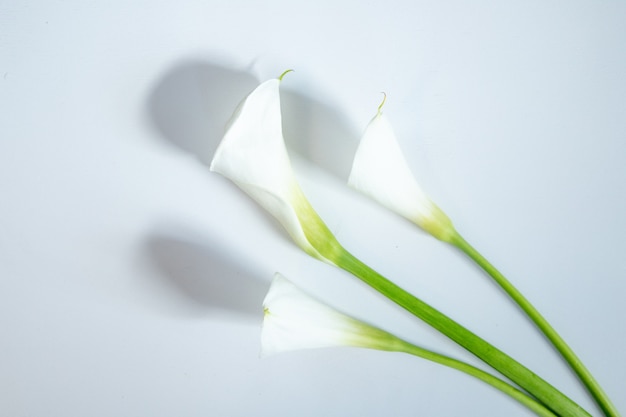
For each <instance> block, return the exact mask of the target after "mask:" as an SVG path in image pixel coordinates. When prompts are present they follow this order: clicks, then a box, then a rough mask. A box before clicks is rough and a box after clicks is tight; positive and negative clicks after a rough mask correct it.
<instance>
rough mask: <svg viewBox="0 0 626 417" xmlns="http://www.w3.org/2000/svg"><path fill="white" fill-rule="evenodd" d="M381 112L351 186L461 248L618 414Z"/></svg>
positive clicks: (362, 144)
mask: <svg viewBox="0 0 626 417" xmlns="http://www.w3.org/2000/svg"><path fill="white" fill-rule="evenodd" d="M384 103H385V100H383V103H382V104H381V105H380V106H379V107H378V113H377V114H376V116H374V118H373V119H372V120H371V122H370V123H369V125H368V126H367V128H366V130H365V133H364V134H363V137H362V139H361V142H360V144H359V147H358V149H357V152H356V154H355V157H354V162H353V166H352V171H351V173H350V177H349V179H348V184H349V185H350V186H351V187H352V188H354V189H356V190H359V191H360V192H362V193H363V194H365V195H367V196H369V197H371V198H372V199H374V200H376V201H378V202H379V203H380V204H382V205H383V206H385V207H387V208H388V209H390V210H392V211H394V212H396V213H397V214H400V215H401V216H403V217H405V218H407V219H409V220H410V221H412V222H413V223H415V224H417V225H418V226H419V227H421V228H422V229H424V230H425V231H427V232H428V233H430V234H431V235H433V236H434V237H436V238H438V239H440V240H442V241H445V242H448V243H450V244H452V245H453V246H456V247H457V248H459V249H460V250H461V251H463V252H464V253H465V254H467V255H468V256H469V257H470V258H471V259H472V260H474V261H475V262H476V263H477V264H478V265H479V266H480V267H481V268H483V269H484V270H485V272H487V273H488V274H489V275H490V276H491V277H492V278H493V279H494V280H495V281H496V283H497V284H498V285H500V287H502V289H503V290H504V291H505V292H506V293H507V294H508V295H509V296H510V297H511V298H512V299H513V301H514V302H515V303H516V304H517V305H518V306H519V307H520V308H521V309H522V310H523V311H524V312H525V313H526V314H527V315H528V317H529V318H530V319H531V320H532V321H533V322H534V323H535V324H536V325H537V327H538V328H539V329H540V330H541V332H542V333H543V334H544V335H545V336H546V337H547V338H548V340H549V341H550V343H552V345H554V347H555V348H556V349H557V350H558V351H559V353H561V355H562V356H563V358H564V359H565V361H566V362H567V363H568V364H569V365H570V366H571V368H572V369H573V370H574V372H576V374H577V375H578V377H579V378H580V380H581V381H582V383H583V384H584V385H585V387H586V388H587V389H588V391H589V392H590V394H591V395H592V396H593V397H594V399H595V400H596V402H597V404H598V405H599V406H600V407H601V408H602V409H603V411H605V413H606V414H607V415H610V416H616V415H619V413H618V411H617V409H616V408H615V406H614V405H613V403H612V402H611V400H610V399H609V397H608V396H607V394H606V393H605V392H604V390H603V389H602V387H601V386H600V385H599V383H598V382H597V381H596V380H595V378H594V377H593V375H592V374H591V372H590V371H589V370H588V369H587V367H586V366H585V365H584V364H583V363H582V361H581V360H580V359H579V358H578V356H577V355H576V354H575V353H574V351H573V350H572V348H571V347H570V346H569V345H568V344H567V343H566V342H565V340H564V339H563V338H562V337H561V336H560V335H559V334H558V333H557V332H556V330H555V329H554V328H553V327H552V325H550V323H548V321H547V320H546V319H545V318H544V317H543V316H542V315H541V314H540V313H539V311H538V310H537V309H536V308H535V307H534V306H533V305H532V304H531V303H530V301H528V300H527V299H526V298H525V297H524V296H523V295H522V293H521V292H520V291H519V290H518V289H517V288H516V287H515V286H514V285H513V284H512V283H511V282H509V280H508V279H507V278H506V277H505V276H504V275H503V274H502V273H501V272H500V271H498V270H497V269H496V268H495V267H494V266H493V265H492V264H491V263H490V262H489V261H487V259H486V258H485V257H484V256H482V255H481V254H480V253H479V252H478V251H477V250H476V249H475V248H474V247H472V246H471V245H470V244H469V243H468V242H467V241H466V240H465V239H464V238H463V237H462V236H461V235H460V234H459V233H458V232H457V230H456V229H455V228H454V225H453V224H452V221H451V220H450V219H449V218H448V216H447V215H446V214H445V213H444V212H443V211H442V210H441V209H440V208H439V207H437V205H436V204H435V203H433V202H432V201H431V200H430V198H429V197H428V196H427V195H426V194H425V193H424V191H422V189H421V187H420V186H419V184H418V183H417V181H416V180H415V177H414V176H413V174H412V173H411V170H410V169H409V167H408V164H407V162H406V159H405V158H404V156H403V154H402V151H401V150H400V146H399V145H398V141H397V139H396V136H395V134H394V132H393V129H392V127H391V124H390V123H389V120H388V119H387V117H386V116H385V115H384V114H383V113H382V110H381V109H382V106H383V104H384Z"/></svg>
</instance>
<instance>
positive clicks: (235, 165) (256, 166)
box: [211, 79, 335, 262]
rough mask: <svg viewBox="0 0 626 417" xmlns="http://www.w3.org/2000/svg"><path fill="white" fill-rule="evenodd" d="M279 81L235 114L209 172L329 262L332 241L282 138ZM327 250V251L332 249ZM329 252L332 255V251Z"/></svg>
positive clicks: (264, 85)
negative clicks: (229, 183) (233, 185)
mask: <svg viewBox="0 0 626 417" xmlns="http://www.w3.org/2000/svg"><path fill="white" fill-rule="evenodd" d="M279 84H280V81H279V80H278V79H272V80H269V81H266V82H264V83H262V84H261V85H259V86H258V87H257V88H256V89H255V90H254V91H253V92H252V93H250V95H248V97H246V99H245V100H244V101H243V103H241V105H240V106H239V108H238V109H237V110H236V111H235V114H234V115H233V117H232V119H231V121H230V123H229V126H228V128H227V131H226V133H225V135H224V138H223V139H222V142H221V143H220V145H219V147H218V148H217V151H216V152H215V156H214V157H213V161H212V162H211V170H212V171H215V172H218V173H220V174H222V175H223V176H225V177H226V178H228V179H230V180H231V181H233V182H234V183H236V184H237V185H238V186H239V187H240V188H241V189H242V190H244V191H245V192H246V193H247V194H249V195H250V196H251V197H252V198H254V199H255V200H256V201H257V202H258V203H259V204H260V205H261V206H263V207H264V208H265V209H266V210H267V211H269V212H270V213H271V214H272V215H274V216H275V217H276V218H277V219H278V221H279V222H280V223H281V224H282V225H283V226H284V227H285V229H286V230H287V232H288V233H289V234H290V235H291V237H292V238H293V239H294V241H295V242H296V243H297V244H298V245H299V246H300V247H301V248H302V249H304V250H305V251H306V252H307V253H309V254H311V255H312V256H315V257H317V258H320V259H322V260H325V261H329V262H330V259H331V258H332V253H330V252H329V253H321V252H320V250H321V249H325V250H327V249H328V245H327V242H328V241H335V240H334V237H333V236H332V234H331V233H330V231H329V230H328V228H327V227H326V225H324V223H323V222H322V220H321V219H320V218H319V216H318V215H317V213H315V211H314V210H313V208H312V207H311V205H310V204H309V202H308V200H307V199H306V197H305V196H304V194H303V193H302V190H301V189H300V186H299V185H298V183H297V181H296V179H295V176H294V173H293V170H292V167H291V163H290V161H289V156H288V154H287V149H286V147H285V142H284V139H283V133H282V118H281V109H280V94H279ZM331 249H332V248H331ZM331 252H332V251H331Z"/></svg>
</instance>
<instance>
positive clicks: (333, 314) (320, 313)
mask: <svg viewBox="0 0 626 417" xmlns="http://www.w3.org/2000/svg"><path fill="white" fill-rule="evenodd" d="M263 310H264V313H265V314H264V318H263V330H262V332H261V354H262V355H263V356H267V355H271V354H275V353H280V352H287V351H291V350H301V349H314V348H323V347H334V346H356V347H365V348H371V349H382V350H390V348H391V347H393V346H394V344H395V343H396V341H397V339H396V338H395V337H393V336H391V335H390V334H389V333H386V332H384V331H382V330H380V329H377V328H375V327H372V326H370V325H369V324H366V323H363V322H361V321H359V320H356V319H354V318H352V317H350V316H347V315H345V314H343V313H341V312H339V311H337V310H335V309H334V308H332V307H329V306H328V305H326V304H324V303H322V302H320V301H318V300H317V299H315V298H313V297H311V296H310V295H308V294H306V293H305V292H303V291H302V290H300V289H299V288H298V287H296V286H295V285H294V284H293V283H292V282H291V281H289V280H288V279H287V278H285V277H283V276H282V275H281V274H279V273H276V275H274V280H273V281H272V285H271V286H270V290H269V292H268V293H267V296H266V297H265V300H264V301H263Z"/></svg>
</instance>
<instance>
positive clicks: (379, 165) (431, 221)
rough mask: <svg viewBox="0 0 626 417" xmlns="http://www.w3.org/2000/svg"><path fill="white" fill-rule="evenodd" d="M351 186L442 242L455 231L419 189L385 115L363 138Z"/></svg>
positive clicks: (373, 122) (374, 122)
mask: <svg viewBox="0 0 626 417" xmlns="http://www.w3.org/2000/svg"><path fill="white" fill-rule="evenodd" d="M348 184H349V185H350V186H351V187H353V188H354V189H356V190H359V191H360V192H362V193H363V194H365V195H367V196H369V197H371V198H372V199H374V200H376V201H378V202H379V203H380V204H382V205H383V206H385V207H387V208H388V209H390V210H392V211H394V212H396V213H398V214H400V215H401V216H403V217H406V218H407V219H409V220H410V221H412V222H414V223H416V224H417V225H418V226H420V227H422V228H424V229H425V230H427V231H428V232H430V233H432V234H433V235H435V236H436V237H438V238H440V239H442V238H444V237H446V233H447V232H448V230H447V229H448V228H450V227H452V224H451V222H450V220H449V219H448V217H447V216H446V215H445V214H444V213H443V212H442V211H441V210H440V209H439V208H438V207H437V206H436V205H435V204H434V203H433V202H432V201H431V200H430V198H428V196H427V195H426V194H425V193H424V192H423V191H422V189H421V187H420V186H419V185H418V183H417V181H416V180H415V177H414V176H413V174H412V173H411V170H410V169H409V166H408V164H407V162H406V159H405V158H404V156H403V155H402V151H401V150H400V146H399V145H398V141H397V139H396V136H395V134H394V132H393V129H392V127H391V124H390V123H389V120H388V119H387V117H386V116H385V115H384V114H382V113H378V114H377V115H376V116H375V117H374V118H373V119H372V121H371V122H370V123H369V125H368V126H367V129H366V130H365V133H364V134H363V137H362V139H361V142H360V144H359V147H358V149H357V151H356V155H355V157H354V163H353V165H352V171H351V173H350V178H349V179H348ZM442 228H443V229H444V230H440V229H442Z"/></svg>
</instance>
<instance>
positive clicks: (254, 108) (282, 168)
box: [211, 74, 585, 415]
mask: <svg viewBox="0 0 626 417" xmlns="http://www.w3.org/2000/svg"><path fill="white" fill-rule="evenodd" d="M283 75H284V74H283ZM281 78H282V76H281ZM281 78H279V79H275V80H270V81H266V82H264V83H263V84H261V85H260V86H259V87H257V88H256V89H255V90H254V91H253V92H252V93H250V95H249V96H248V97H247V98H246V99H245V100H244V101H243V102H242V103H241V105H240V106H239V108H238V109H237V110H236V111H235V114H234V116H233V118H232V120H231V123H230V124H229V126H228V128H227V131H226V133H225V135H224V138H223V140H222V142H221V144H220V146H219V147H218V149H217V151H216V154H215V156H214V158H213V161H212V163H211V170H212V171H216V172H218V173H220V174H222V175H224V176H225V177H227V178H229V179H230V180H232V181H233V182H235V183H236V184H237V185H238V186H239V187H240V188H241V189H243V190H244V191H245V192H246V193H248V194H249V195H250V196H251V197H252V198H253V199H255V200H256V201H257V202H258V203H259V204H260V205H261V206H263V207H264V208H265V209H266V210H267V211H269V212H270V213H271V214H272V215H274V216H275V217H276V218H277V219H278V220H279V222H280V223H281V224H282V225H283V226H284V227H285V229H286V230H287V232H288V233H289V234H290V235H291V237H292V238H293V240H294V241H295V242H296V244H298V245H299V246H300V247H301V248H302V249H303V250H304V251H305V252H307V253H308V254H309V255H311V256H313V257H315V258H318V259H320V260H323V261H325V262H328V263H330V264H334V265H336V266H338V267H340V268H343V269H344V270H346V271H348V272H350V273H352V274H354V275H355V276H356V277H358V278H359V279H361V280H362V281H364V282H365V283H367V284H368V285H370V286H371V287H372V288H374V289H375V290H377V291H379V292H380V293H381V294H383V295H384V296H386V297H388V298H389V299H390V300H392V301H394V302H395V303H397V304H398V305H400V306H402V307H403V308H405V309H406V310H408V311H409V312H410V313H412V314H414V315H415V316H416V317H419V318H420V319H421V320H423V321H425V322H426V323H428V324H429V325H431V326H433V327H434V328H435V329H437V330H439V331H440V332H442V333H443V334H445V335H446V336H448V337H449V338H451V339H452V340H454V341H455V342H457V343H458V344H460V345H461V346H464V347H465V348H467V349H468V350H470V351H471V352H472V353H474V354H475V355H476V356H478V357H479V358H480V359H482V360H483V361H485V362H486V363H487V364H489V365H490V366H492V367H493V368H494V369H496V370H498V371H500V372H501V373H502V374H503V375H505V376H507V377H508V378H510V379H511V380H512V381H514V382H515V383H517V384H518V385H520V386H521V387H522V388H524V389H526V390H527V391H528V392H529V393H531V394H532V395H534V396H535V397H537V398H538V399H539V400H541V401H542V402H550V403H551V406H552V407H554V409H555V411H559V412H561V411H562V412H563V413H562V414H564V415H585V414H584V411H579V409H580V407H579V406H578V405H577V404H575V403H574V402H573V401H571V399H569V398H567V397H566V396H565V395H563V394H562V393H561V392H559V391H558V390H556V389H555V388H554V387H552V386H550V385H549V384H548V383H547V382H545V381H543V380H541V379H540V378H538V377H537V376H536V375H535V374H534V373H532V372H531V371H530V370H529V369H527V368H525V367H524V366H522V365H521V364H520V363H518V362H517V361H515V360H514V359H513V358H511V357H509V356H508V355H506V354H505V353H504V352H502V351H500V350H499V349H497V348H496V347H495V346H493V345H491V344H489V343H488V342H486V341H485V340H483V339H481V338H480V337H478V336H477V335H476V334H474V333H472V332H471V331H469V330H468V329H466V328H465V327H463V326H461V325H460V324H459V323H457V322H455V321H453V320H452V319H450V318H449V317H447V316H446V315H444V314H443V313H441V312H440V311H438V310H436V309H435V308H433V307H431V306H430V305H428V304H426V303H425V302H423V301H422V300H420V299H419V298H417V297H415V296H414V295H412V294H410V293H408V292H407V291H406V290H404V289H402V288H400V287H398V286H397V285H395V284H394V283H392V282H391V281H389V280H388V279H387V278H385V277H384V276H382V275H380V274H379V273H378V272H376V271H375V270H373V269H372V268H370V267H369V266H367V265H366V264H364V263H363V262H361V261H360V260H359V259H357V258H356V257H354V256H353V255H352V254H350V253H349V252H348V251H346V250H345V249H344V248H343V247H342V246H341V245H340V244H339V242H337V239H336V238H335V237H334V236H333V234H332V233H331V232H330V230H329V229H328V227H327V226H326V225H325V224H324V222H323V221H322V220H321V219H320V217H319V216H318V214H317V213H316V212H315V210H314V209H313V207H311V204H310V203H309V201H308V200H307V199H306V197H305V196H304V194H303V192H302V190H301V188H300V186H299V185H298V183H297V181H296V179H295V176H294V173H293V171H292V169H291V164H290V162H289V158H288V155H287V150H286V148H285V144H284V140H283V135H282V126H281V124H282V123H281V113H280V95H279V84H280V79H281ZM373 122H376V120H374V121H373ZM383 133H384V132H383ZM387 159H389V158H387ZM392 168H393V167H392ZM357 177H358V175H357ZM432 207H436V206H434V204H433V205H432V206H431V212H430V213H431V214H430V215H429V216H427V215H424V217H423V218H424V219H426V221H425V222H423V224H424V225H425V226H424V227H425V228H426V229H427V230H429V231H431V233H433V234H434V235H435V236H438V237H440V238H443V237H442V236H445V232H446V231H447V232H449V230H450V228H451V225H449V220H448V219H447V217H446V216H445V215H443V213H441V214H440V215H438V214H437V213H438V211H437V210H435V209H432ZM439 212H440V210H439ZM424 213H426V211H424ZM433 213H434V214H433ZM420 214H421V212H420ZM446 220H447V222H446ZM446 224H448V225H449V226H446ZM451 230H454V229H453V228H452V229H451Z"/></svg>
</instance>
